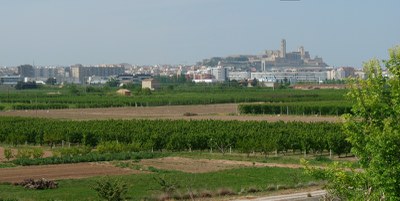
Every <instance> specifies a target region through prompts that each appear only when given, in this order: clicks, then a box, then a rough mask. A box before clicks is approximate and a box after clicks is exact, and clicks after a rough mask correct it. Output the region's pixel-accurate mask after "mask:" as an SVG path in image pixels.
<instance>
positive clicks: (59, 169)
mask: <svg viewBox="0 0 400 201" xmlns="http://www.w3.org/2000/svg"><path fill="white" fill-rule="evenodd" d="M135 173H142V171H137V170H130V169H123V168H118V167H115V166H113V165H111V164H109V163H77V164H61V165H41V166H23V167H15V168H0V182H20V181H23V180H24V179H27V178H33V179H41V178H45V179H55V180H58V179H78V178H86V177H93V176H100V175H124V174H135Z"/></svg>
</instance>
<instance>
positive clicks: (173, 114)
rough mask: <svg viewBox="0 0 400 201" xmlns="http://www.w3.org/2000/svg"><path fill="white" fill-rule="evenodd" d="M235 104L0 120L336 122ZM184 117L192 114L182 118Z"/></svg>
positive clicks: (39, 113) (28, 113)
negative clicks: (255, 111)
mask: <svg viewBox="0 0 400 201" xmlns="http://www.w3.org/2000/svg"><path fill="white" fill-rule="evenodd" d="M237 106H238V104H214V105H184V106H157V107H119V108H85V109H61V110H16V111H5V112H0V116H21V117H40V118H54V119H71V120H95V119H97V120H104V119H172V120H178V119H184V120H203V119H213V120H225V121H228V120H238V121H269V122H276V121H285V122H288V121H302V122H322V121H326V122H340V121H341V119H340V117H336V116H292V115H237ZM185 113H192V114H196V115H195V116H184V114H185Z"/></svg>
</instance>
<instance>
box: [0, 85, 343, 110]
mask: <svg viewBox="0 0 400 201" xmlns="http://www.w3.org/2000/svg"><path fill="white" fill-rule="evenodd" d="M197 87H200V86H197ZM92 88H93V87H88V88H87V91H88V92H83V91H82V90H80V89H79V88H78V87H77V86H74V85H72V86H70V87H68V89H62V90H61V91H60V92H59V93H56V94H54V93H51V94H44V93H45V92H46V91H40V90H38V91H37V92H32V93H16V92H12V93H9V94H8V93H0V105H7V106H9V107H12V105H18V104H21V106H16V107H15V108H14V109H27V108H29V106H28V105H35V104H44V105H52V104H61V105H68V107H69V108H82V107H85V108H86V107H122V106H128V107H132V106H158V105H191V104H215V103H240V102H241V103H244V102H262V101H263V102H298V101H301V102H319V101H328V100H329V101H335V102H338V103H340V102H343V101H344V100H343V95H344V93H345V92H346V91H342V90H338V91H336V90H319V91H298V90H297V91H296V90H275V91H272V90H268V89H243V90H242V89H229V90H225V89H219V88H212V89H210V88H209V87H206V86H204V87H203V89H204V90H203V89H201V87H200V88H196V90H194V91H190V90H191V89H190V88H189V89H187V91H186V89H179V90H178V89H176V90H175V89H174V90H173V91H168V92H166V91H155V92H152V93H151V95H149V94H150V93H147V92H146V91H142V90H141V89H140V91H139V90H138V91H137V93H135V95H133V96H130V97H123V96H118V95H117V94H116V93H115V91H113V92H109V93H96V92H89V91H96V88H93V89H92ZM63 90H64V91H63ZM69 91H71V92H69ZM71 94H80V95H79V96H78V95H71ZM313 104H314V103H313ZM316 104H318V103H316ZM30 108H32V109H36V108H42V106H41V107H36V106H32V107H30ZM43 108H44V109H49V108H58V106H57V107H55V106H54V107H53V106H49V107H48V108H45V107H43Z"/></svg>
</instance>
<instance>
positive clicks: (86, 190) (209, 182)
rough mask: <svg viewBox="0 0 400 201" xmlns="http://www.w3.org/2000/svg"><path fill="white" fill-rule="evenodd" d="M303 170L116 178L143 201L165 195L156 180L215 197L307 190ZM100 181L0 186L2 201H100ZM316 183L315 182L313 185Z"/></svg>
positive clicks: (130, 194)
mask: <svg viewBox="0 0 400 201" xmlns="http://www.w3.org/2000/svg"><path fill="white" fill-rule="evenodd" d="M302 171H303V170H302V169H289V168H240V169H232V170H224V171H219V172H211V173H198V174H190V173H183V172H177V171H161V172H154V173H152V174H137V175H129V176H113V177H110V178H119V179H120V180H122V181H123V182H125V183H126V184H128V197H129V198H130V200H141V199H143V198H145V197H147V198H150V197H152V195H160V194H162V193H163V192H162V190H161V186H160V185H159V184H158V183H157V181H156V180H155V179H154V178H163V179H164V180H165V181H167V182H168V183H170V184H174V186H175V187H176V188H177V189H176V191H174V194H187V193H188V189H192V190H191V191H193V192H202V191H203V192H204V191H209V192H211V193H212V194H215V193H216V192H217V191H218V190H220V189H230V190H231V191H232V192H235V193H236V194H237V193H239V192H241V191H242V193H244V194H245V193H246V191H247V190H248V189H250V188H251V189H256V190H257V191H271V190H272V189H276V188H277V187H278V188H280V189H284V188H295V187H300V186H308V185H310V182H312V181H314V180H313V179H312V178H311V177H310V176H307V175H305V174H303V172H302ZM98 179H99V177H95V178H90V179H76V180H62V181H59V188H58V189H52V190H26V189H24V188H22V187H18V186H12V185H9V184H2V185H0V198H3V199H8V198H15V199H17V200H98V197H97V195H96V192H95V191H94V190H93V189H92V188H91V187H92V186H94V185H95V181H96V180H98ZM312 183H315V182H312Z"/></svg>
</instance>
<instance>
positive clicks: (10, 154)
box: [4, 148, 14, 161]
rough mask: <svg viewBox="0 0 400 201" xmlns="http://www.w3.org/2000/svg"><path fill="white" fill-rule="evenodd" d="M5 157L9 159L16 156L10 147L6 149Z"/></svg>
mask: <svg viewBox="0 0 400 201" xmlns="http://www.w3.org/2000/svg"><path fill="white" fill-rule="evenodd" d="M4 157H5V158H6V159H7V160H8V161H9V160H10V159H11V158H12V157H14V155H13V153H12V150H11V149H10V148H5V149H4Z"/></svg>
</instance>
